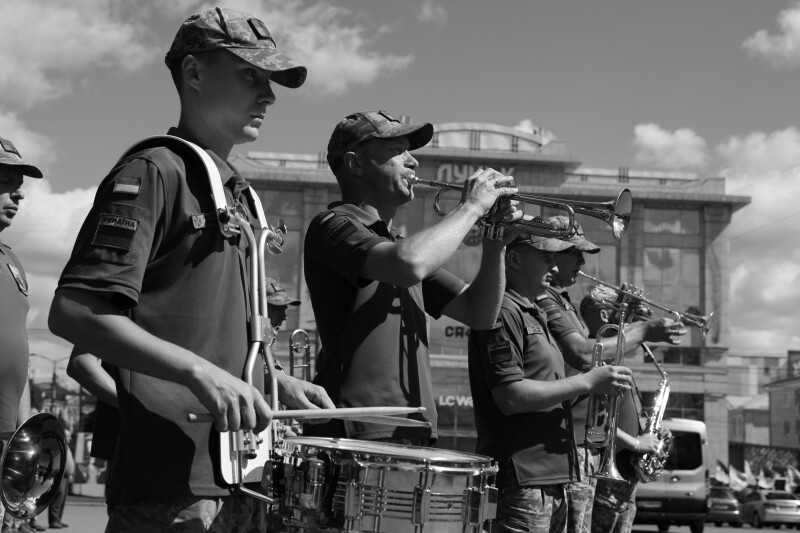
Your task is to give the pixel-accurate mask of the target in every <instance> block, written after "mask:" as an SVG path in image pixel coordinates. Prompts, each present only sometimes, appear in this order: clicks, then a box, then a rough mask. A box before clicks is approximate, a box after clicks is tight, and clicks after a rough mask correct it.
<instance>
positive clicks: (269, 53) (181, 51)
mask: <svg viewBox="0 0 800 533" xmlns="http://www.w3.org/2000/svg"><path fill="white" fill-rule="evenodd" d="M219 48H225V49H227V50H229V51H230V52H231V53H233V54H236V55H237V56H239V57H240V58H242V59H244V60H245V61H247V62H248V63H250V64H251V65H253V66H255V67H258V68H260V69H264V70H269V71H272V73H273V74H272V76H271V77H270V79H271V80H273V81H274V82H275V83H278V84H280V85H283V86H284V87H289V88H292V89H294V88H296V87H300V86H301V85H303V82H304V81H305V80H306V73H307V71H306V67H304V66H302V65H301V64H300V63H298V62H297V61H295V60H294V59H291V58H289V57H287V56H285V55H283V54H280V53H278V49H277V46H276V44H275V40H274V39H273V38H272V36H271V35H270V33H269V30H268V29H267V27H266V25H264V23H263V22H261V21H260V20H258V19H257V18H255V17H251V16H250V15H248V14H246V13H241V12H239V11H234V10H233V9H228V8H224V7H215V8H212V9H206V10H205V11H201V12H199V13H195V14H194V15H192V16H191V17H189V18H188V19H186V21H185V22H184V23H183V25H182V26H181V27H180V29H179V30H178V33H177V34H176V35H175V40H174V41H172V46H171V47H170V49H169V52H167V56H166V57H165V58H164V62H165V63H166V64H167V66H169V65H170V64H171V63H172V62H173V61H174V60H175V59H178V58H181V57H184V56H186V55H189V54H196V53H198V52H208V51H210V50H217V49H219Z"/></svg>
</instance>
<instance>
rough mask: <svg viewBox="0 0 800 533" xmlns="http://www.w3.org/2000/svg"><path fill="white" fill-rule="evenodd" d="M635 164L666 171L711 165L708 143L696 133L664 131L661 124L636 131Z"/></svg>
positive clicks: (641, 125) (689, 131)
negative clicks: (709, 163) (709, 162)
mask: <svg viewBox="0 0 800 533" xmlns="http://www.w3.org/2000/svg"><path fill="white" fill-rule="evenodd" d="M633 144H634V146H635V147H636V150H637V152H636V155H635V156H634V160H635V161H636V162H637V163H638V164H641V165H647V166H656V167H659V168H663V169H666V170H683V169H691V168H699V167H703V166H705V165H706V164H707V163H708V152H707V149H706V141H705V139H703V138H702V137H700V136H699V135H697V133H695V132H694V131H692V130H690V129H688V128H681V129H677V130H675V131H669V130H665V129H664V128H662V127H661V126H659V125H658V124H652V123H651V124H639V125H638V126H636V128H634V140H633Z"/></svg>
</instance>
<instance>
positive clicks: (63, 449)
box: [0, 413, 67, 520]
mask: <svg viewBox="0 0 800 533" xmlns="http://www.w3.org/2000/svg"><path fill="white" fill-rule="evenodd" d="M0 446H2V451H3V455H2V459H0V472H1V473H2V486H1V487H0V499H1V500H2V503H3V507H5V508H6V512H7V513H8V514H10V515H11V516H13V517H14V518H18V519H22V520H25V519H28V518H33V517H34V516H36V515H38V514H39V513H41V512H42V511H44V510H45V509H46V508H47V507H48V506H49V505H50V502H51V501H52V500H53V497H54V496H55V494H56V491H57V490H58V487H59V485H60V484H61V478H63V477H64V468H65V466H66V463H67V444H66V435H65V434H64V428H63V427H62V426H61V423H60V422H59V421H58V419H57V418H56V417H55V416H53V415H52V414H50V413H39V414H36V415H33V416H32V417H30V418H29V419H27V420H26V421H25V422H23V423H22V425H21V426H20V427H19V428H17V430H16V431H15V432H14V434H13V435H12V436H11V439H10V440H8V441H5V440H0Z"/></svg>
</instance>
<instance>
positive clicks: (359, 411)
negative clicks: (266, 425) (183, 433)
mask: <svg viewBox="0 0 800 533" xmlns="http://www.w3.org/2000/svg"><path fill="white" fill-rule="evenodd" d="M424 412H425V408H424V407H338V408H334V409H290V410H286V411H273V413H272V418H273V419H274V420H286V419H290V418H302V419H306V420H311V419H315V418H338V419H345V418H352V417H355V416H392V415H406V414H410V413H424ZM187 419H188V420H189V422H213V421H214V417H213V416H211V415H210V414H209V413H202V414H194V413H190V414H189V415H188V416H187Z"/></svg>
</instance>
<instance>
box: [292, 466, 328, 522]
mask: <svg viewBox="0 0 800 533" xmlns="http://www.w3.org/2000/svg"><path fill="white" fill-rule="evenodd" d="M306 465H307V466H308V471H307V472H303V471H302V470H295V472H294V479H293V480H292V483H293V485H294V493H295V494H298V495H299V496H298V502H297V503H298V505H299V506H300V508H301V509H312V510H314V511H318V510H320V508H321V505H322V489H323V483H322V482H321V480H323V479H324V476H323V474H324V473H325V472H324V469H325V463H324V462H323V461H320V460H318V459H308V460H307V461H306Z"/></svg>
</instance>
